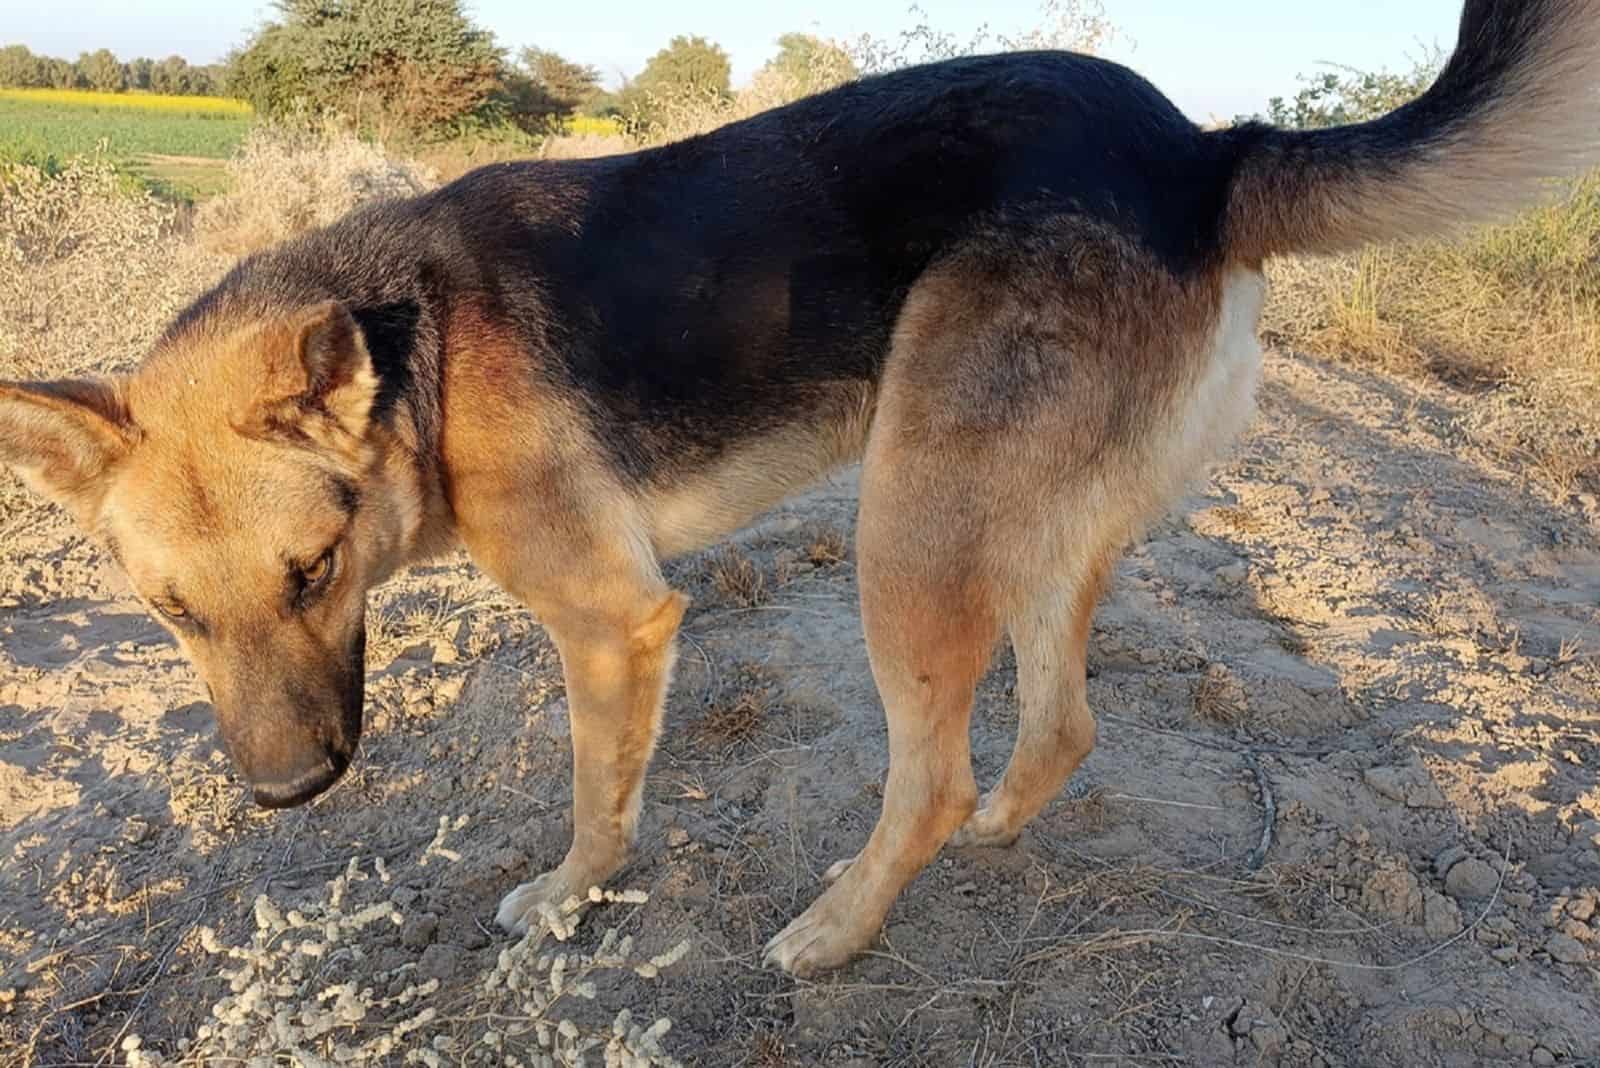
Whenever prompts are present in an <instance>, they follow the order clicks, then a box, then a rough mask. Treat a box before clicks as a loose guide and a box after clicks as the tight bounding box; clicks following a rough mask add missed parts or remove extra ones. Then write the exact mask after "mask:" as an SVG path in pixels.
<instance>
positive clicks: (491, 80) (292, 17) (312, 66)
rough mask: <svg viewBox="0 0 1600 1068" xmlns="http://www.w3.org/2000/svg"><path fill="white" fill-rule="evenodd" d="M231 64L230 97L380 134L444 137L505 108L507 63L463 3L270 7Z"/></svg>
mask: <svg viewBox="0 0 1600 1068" xmlns="http://www.w3.org/2000/svg"><path fill="white" fill-rule="evenodd" d="M276 7H277V9H278V11H279V13H280V15H281V17H282V18H281V21H278V22H271V23H268V24H267V25H266V26H264V27H263V28H262V29H261V30H260V31H259V32H258V33H257V34H256V35H255V36H254V37H253V38H251V40H250V41H249V43H248V44H247V45H246V46H245V48H244V49H242V50H241V51H240V52H238V53H236V54H235V55H234V56H233V57H232V58H231V60H230V63H229V67H228V76H227V81H228V84H229V88H230V91H231V92H233V93H235V94H236V95H239V96H242V97H243V98H244V99H246V100H249V101H250V103H252V104H253V105H255V107H256V109H257V110H258V111H260V112H262V113H263V114H268V115H271V114H280V113H282V112H285V111H288V110H291V109H292V108H293V107H295V106H296V105H297V104H299V103H302V102H303V103H305V104H307V105H310V106H311V107H313V108H315V109H318V110H324V111H342V112H344V113H346V114H349V115H351V116H353V117H354V118H355V119H356V121H357V122H358V123H360V124H362V125H364V126H368V127H372V128H377V129H379V131H380V132H383V131H385V130H392V129H395V128H400V129H401V130H404V131H405V132H408V133H413V134H435V133H447V132H450V130H451V129H452V128H453V127H456V126H459V124H461V123H462V122H467V121H473V120H474V119H476V120H479V121H481V120H482V119H483V118H484V117H485V116H488V115H491V114H493V113H494V112H495V110H496V109H497V108H503V107H504V105H505V101H504V96H503V91H504V88H505V86H504V83H503V80H502V74H503V73H504V67H505V64H504V57H503V55H502V53H501V50H500V49H499V48H498V47H497V46H496V45H495V43H494V37H493V35H491V34H490V33H488V32H487V31H485V30H482V29H479V28H478V27H477V26H475V25H474V24H473V23H472V22H471V20H470V19H468V18H467V16H466V13H465V12H464V10H463V7H462V0H406V2H404V3H395V2H394V0H276Z"/></svg>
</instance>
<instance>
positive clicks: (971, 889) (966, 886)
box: [956, 883, 978, 895]
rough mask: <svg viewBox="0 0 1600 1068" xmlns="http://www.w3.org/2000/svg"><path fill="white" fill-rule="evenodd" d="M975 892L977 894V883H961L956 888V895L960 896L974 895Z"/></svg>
mask: <svg viewBox="0 0 1600 1068" xmlns="http://www.w3.org/2000/svg"><path fill="white" fill-rule="evenodd" d="M977 892H978V884H977V883H962V884H961V885H960V886H958V887H956V893H958V894H962V895H966V894H976V893H977Z"/></svg>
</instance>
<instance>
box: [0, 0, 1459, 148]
mask: <svg viewBox="0 0 1600 1068" xmlns="http://www.w3.org/2000/svg"><path fill="white" fill-rule="evenodd" d="M910 3H911V0H807V2H806V3H803V4H797V3H768V4H762V3H759V2H754V3H753V2H751V0H675V2H673V3H661V2H660V0H611V3H608V4H596V5H585V4H573V3H538V4H535V3H530V2H528V0H468V7H469V8H470V10H471V11H472V14H473V16H474V18H475V19H476V20H477V22H478V23H479V24H480V25H482V26H484V27H486V28H487V29H489V30H491V31H493V32H494V34H495V36H496V38H497V39H498V40H499V41H500V43H501V44H503V45H506V46H508V47H510V48H512V49H516V48H520V47H522V46H523V45H538V46H540V47H542V48H551V49H554V50H555V51H557V52H560V53H562V54H563V55H565V56H567V57H568V58H569V59H573V60H577V61H579V62H582V63H590V64H593V65H594V66H596V67H599V68H600V70H601V71H602V72H603V73H604V74H605V76H606V80H607V82H608V83H614V82H615V81H616V80H617V78H618V75H619V74H621V73H628V74H633V73H637V72H638V71H639V69H640V68H641V67H643V66H644V63H645V60H646V59H648V58H649V57H650V55H651V54H652V53H654V52H655V51H657V50H658V49H660V48H661V47H662V46H663V45H665V44H666V43H667V41H668V39H670V38H671V37H672V36H673V35H674V34H679V33H698V34H701V35H703V36H706V37H709V38H711V39H712V40H714V41H716V42H717V43H718V44H720V45H721V46H722V47H723V48H724V49H726V50H727V52H728V54H729V55H730V56H731V57H732V59H733V69H734V83H735V85H738V84H740V83H741V82H743V81H744V80H745V79H747V78H748V77H749V76H750V74H751V73H752V72H753V71H754V70H756V68H758V67H760V66H761V64H762V63H764V62H765V61H766V60H767V58H768V57H769V56H771V54H772V53H773V51H774V50H775V46H774V42H775V41H776V39H777V37H778V35H779V34H781V33H785V32H787V31H790V30H801V31H806V32H811V33H818V34H820V35H822V36H827V37H834V38H838V39H854V38H855V37H857V36H859V35H860V34H862V33H870V34H872V35H874V36H878V37H886V38H895V37H897V36H898V32H899V31H900V30H901V29H905V28H909V27H911V26H913V25H915V24H916V23H917V22H918V21H919V18H918V17H917V16H916V15H914V14H912V12H911V11H910ZM920 6H921V8H922V10H923V12H924V13H925V14H924V15H923V16H922V19H923V20H925V21H926V22H928V23H929V24H930V25H932V26H935V27H938V28H941V29H945V30H948V31H950V32H952V33H954V34H956V35H957V36H958V37H960V38H961V39H962V40H965V39H966V38H967V37H969V36H970V35H971V32H972V30H973V29H975V28H976V27H977V26H978V24H979V23H983V22H986V23H988V25H989V27H990V29H991V30H994V31H997V32H1001V33H1017V32H1020V31H1023V30H1026V29H1027V28H1029V27H1031V26H1033V25H1036V24H1037V23H1039V22H1040V21H1041V19H1040V17H1039V12H1040V10H1041V8H1040V4H1039V0H990V2H989V3H987V4H983V5H977V4H973V3H971V2H965V3H963V2H961V0H921V5H920ZM1105 7H1106V12H1107V14H1108V15H1109V16H1110V18H1111V20H1112V22H1113V23H1114V24H1116V25H1117V26H1118V27H1119V28H1120V29H1121V30H1122V31H1123V32H1124V34H1125V35H1126V37H1125V39H1123V40H1119V41H1118V42H1116V44H1115V45H1114V46H1113V47H1112V48H1111V49H1109V50H1108V53H1107V54H1108V55H1109V56H1110V57H1111V58H1113V59H1116V60H1118V61H1120V62H1123V63H1127V64H1128V65H1129V66H1131V67H1133V68H1134V69H1135V70H1137V71H1138V72H1139V73H1140V74H1143V75H1144V76H1145V77H1146V78H1149V79H1150V80H1151V81H1152V82H1154V83H1155V84H1156V86H1157V87H1158V88H1160V89H1161V90H1162V91H1163V92H1165V93H1166V94H1167V95H1168V96H1170V97H1171V98H1172V99H1173V100H1174V101H1176V102H1177V104H1178V106H1179V107H1181V108H1183V109H1184V110H1185V111H1187V112H1188V113H1189V115H1190V116H1191V117H1193V118H1195V119H1197V120H1202V121H1203V120H1205V119H1206V118H1208V117H1210V116H1213V115H1215V116H1216V117H1219V118H1231V117H1232V116H1233V115H1235V114H1238V113H1241V112H1249V111H1257V110H1260V109H1261V108H1262V107H1263V106H1264V105H1265V103H1266V100H1267V98H1268V97H1271V96H1273V95H1284V96H1288V95H1292V93H1293V92H1294V89H1295V86H1296V82H1295V75H1296V74H1298V73H1310V72H1314V71H1315V70H1316V69H1317V68H1318V65H1319V64H1321V63H1324V62H1335V63H1344V64H1350V65H1352V66H1359V67H1364V68H1377V67H1389V68H1391V69H1400V68H1404V67H1409V66H1410V59H1411V58H1415V57H1420V56H1422V55H1423V54H1424V52H1425V51H1426V49H1427V48H1428V47H1429V46H1430V45H1438V46H1440V47H1441V48H1444V49H1446V50H1448V49H1449V47H1450V46H1451V45H1452V44H1453V43H1454V40H1455V23H1456V19H1457V18H1458V16H1459V13H1460V10H1461V4H1460V0H1344V2H1342V3H1338V4H1296V3H1294V2H1293V0H1209V2H1197V0H1106V2H1105ZM0 12H3V13H0V44H12V43H18V42H20V43H22V44H25V45H27V46H28V47H29V48H32V49H34V50H35V51H38V52H44V53H47V54H50V55H60V56H66V57H68V58H73V57H76V56H77V54H78V53H79V52H84V51H92V50H94V49H96V48H102V47H104V48H110V49H111V50H112V51H113V52H116V53H117V54H118V55H119V56H121V57H122V58H123V59H129V58H132V57H133V56H135V55H150V56H154V57H156V58H160V57H161V56H164V55H168V54H170V53H173V52H177V53H178V54H180V55H183V56H185V57H187V58H188V59H189V60H190V61H192V62H196V63H208V62H212V61H215V60H218V59H220V58H221V57H222V56H223V55H224V54H225V53H226V52H227V51H228V49H229V48H231V47H233V46H234V45H236V44H238V43H240V42H242V41H243V40H244V39H245V38H246V37H247V36H248V35H249V33H250V31H251V30H252V29H253V28H254V27H256V26H258V25H259V24H260V23H261V22H262V21H263V20H265V19H268V18H270V17H271V16H272V14H273V12H272V8H271V6H270V5H269V4H268V3H267V2H265V0H134V2H130V0H52V2H49V3H43V4H38V3H33V2H30V0H0ZM980 12H981V13H980ZM1130 40H1131V44H1130V43H1129V42H1130Z"/></svg>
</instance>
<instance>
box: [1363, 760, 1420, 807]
mask: <svg viewBox="0 0 1600 1068" xmlns="http://www.w3.org/2000/svg"><path fill="white" fill-rule="evenodd" d="M1361 777H1362V779H1364V780H1365V781H1366V784H1367V785H1368V786H1370V787H1371V788H1372V790H1373V792H1375V793H1376V794H1378V796H1380V797H1387V798H1388V799H1389V800H1390V801H1400V802H1402V803H1403V802H1404V801H1405V799H1406V788H1407V787H1409V786H1410V785H1411V775H1410V773H1409V771H1408V770H1407V769H1406V768H1368V769H1367V770H1366V772H1365V773H1364V774H1363V775H1362V776H1361Z"/></svg>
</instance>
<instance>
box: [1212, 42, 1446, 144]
mask: <svg viewBox="0 0 1600 1068" xmlns="http://www.w3.org/2000/svg"><path fill="white" fill-rule="evenodd" d="M1443 66H1444V56H1443V55H1442V54H1441V53H1440V52H1439V51H1438V50H1437V49H1435V50H1434V51H1432V52H1431V53H1429V54H1428V55H1427V56H1426V57H1424V58H1423V59H1420V60H1417V61H1416V62H1415V63H1413V64H1412V68H1411V70H1410V71H1408V72H1407V73H1405V74H1393V73H1391V72H1389V71H1386V70H1383V71H1362V70H1356V69H1355V68H1353V67H1343V66H1339V67H1335V68H1334V69H1333V70H1329V71H1324V72H1323V73H1322V74H1320V75H1318V76H1316V77H1310V76H1307V75H1304V74H1302V75H1300V77H1299V81H1300V83H1301V88H1300V91H1299V92H1297V93H1295V94H1294V97H1293V99H1291V100H1285V99H1284V98H1283V97H1281V96H1275V97H1273V98H1272V99H1271V100H1269V101H1267V113H1266V115H1264V116H1263V115H1250V116H1240V117H1239V119H1238V120H1237V121H1241V122H1243V121H1256V122H1269V123H1271V124H1272V125H1274V126H1285V127H1290V128H1293V129H1297V130H1320V129H1326V128H1327V127H1329V126H1345V125H1348V124H1350V123H1353V122H1366V121H1367V120H1369V119H1376V118H1378V117H1379V116H1381V115H1387V114H1388V113H1389V112H1391V111H1393V110H1394V109H1395V108H1397V107H1399V106H1400V105H1401V104H1404V103H1406V102H1408V101H1411V100H1415V99H1416V98H1417V97H1419V96H1421V95H1422V94H1423V92H1424V91H1426V90H1427V88H1428V86H1430V85H1432V84H1433V80H1434V79H1435V78H1437V77H1438V76H1439V71H1440V69H1441V68H1442V67H1443Z"/></svg>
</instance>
